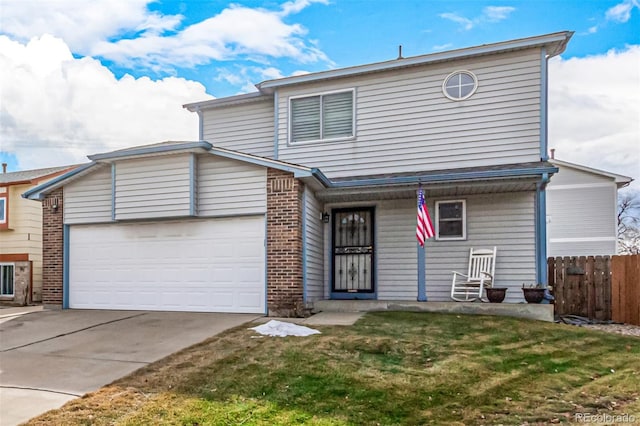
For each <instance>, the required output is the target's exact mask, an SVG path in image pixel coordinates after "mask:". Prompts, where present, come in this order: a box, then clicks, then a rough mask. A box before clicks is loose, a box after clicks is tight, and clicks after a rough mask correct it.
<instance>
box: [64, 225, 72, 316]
mask: <svg viewBox="0 0 640 426" xmlns="http://www.w3.org/2000/svg"><path fill="white" fill-rule="evenodd" d="M69 231H70V228H69V225H62V309H69V255H70V253H69V246H70V244H69V243H70V241H69V234H70V232H69Z"/></svg>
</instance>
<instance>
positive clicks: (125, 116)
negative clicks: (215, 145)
mask: <svg viewBox="0 0 640 426" xmlns="http://www.w3.org/2000/svg"><path fill="white" fill-rule="evenodd" d="M0 80H1V81H2V83H3V84H2V93H1V97H2V106H1V108H0V133H1V134H2V147H1V150H2V151H3V152H7V153H12V154H15V155H16V156H17V158H18V163H19V168H21V169H30V168H38V167H47V166H52V165H62V164H70V163H77V162H84V161H87V160H86V155H88V154H93V153H98V152H104V151H110V150H113V149H119V148H124V147H129V146H135V145H142V144H146V143H154V142H159V141H164V140H196V139H197V138H198V133H197V129H198V124H197V116H196V115H195V114H193V113H190V112H188V111H186V110H185V109H183V108H182V104H184V103H187V102H192V101H201V100H203V99H206V98H208V97H210V96H208V95H207V94H206V91H205V88H204V86H202V85H201V84H200V83H197V82H194V81H189V80H185V79H182V78H173V77H170V78H164V79H162V80H151V79H149V78H148V77H142V78H138V79H136V78H133V77H131V76H129V75H125V76H124V77H122V78H120V79H117V78H116V77H115V76H114V75H113V73H112V72H111V71H110V70H109V69H107V68H105V67H104V66H103V65H102V64H100V62H98V61H96V60H95V59H92V58H88V57H85V58H82V59H77V58H74V57H73V56H72V54H71V51H70V50H69V47H68V46H67V45H66V44H65V43H64V42H63V41H62V40H60V39H58V38H55V37H52V36H42V37H39V38H34V39H33V40H31V41H30V42H29V43H27V44H22V43H19V42H16V41H12V40H10V39H9V38H8V37H6V36H0Z"/></svg>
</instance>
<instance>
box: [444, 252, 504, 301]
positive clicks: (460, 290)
mask: <svg viewBox="0 0 640 426" xmlns="http://www.w3.org/2000/svg"><path fill="white" fill-rule="evenodd" d="M496 252H497V247H494V248H493V250H491V249H480V250H474V249H473V248H472V249H471V250H470V252H469V270H468V271H467V274H466V275H465V274H462V273H460V272H456V271H453V281H452V283H451V298H452V299H453V300H455V301H457V302H474V301H476V300H479V299H480V300H482V296H483V294H482V292H483V291H484V289H485V287H491V286H492V285H493V274H494V272H495V269H496Z"/></svg>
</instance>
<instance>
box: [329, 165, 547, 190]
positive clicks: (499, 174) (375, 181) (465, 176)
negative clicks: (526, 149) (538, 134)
mask: <svg viewBox="0 0 640 426" xmlns="http://www.w3.org/2000/svg"><path fill="white" fill-rule="evenodd" d="M557 171H558V168H557V167H539V168H524V169H510V170H483V171H476V172H452V173H438V174H430V175H411V176H395V177H385V178H368V179H353V180H348V181H339V182H334V181H329V183H330V186H329V187H330V188H350V187H358V186H376V185H394V184H405V183H419V182H422V183H425V182H451V181H458V180H474V179H490V178H506V177H525V176H540V175H543V174H547V173H551V174H553V173H556V172H557Z"/></svg>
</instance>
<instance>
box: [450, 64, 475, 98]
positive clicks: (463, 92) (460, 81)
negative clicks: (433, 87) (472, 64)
mask: <svg viewBox="0 0 640 426" xmlns="http://www.w3.org/2000/svg"><path fill="white" fill-rule="evenodd" d="M477 88H478V79H477V78H476V76H475V74H473V73H472V72H471V71H455V72H452V73H451V74H449V75H448V76H447V78H445V79H444V83H442V92H443V93H444V95H445V96H446V97H447V98H449V99H452V100H454V101H461V100H463V99H467V98H469V97H470V96H471V95H473V94H474V93H475V91H476V89H477Z"/></svg>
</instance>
